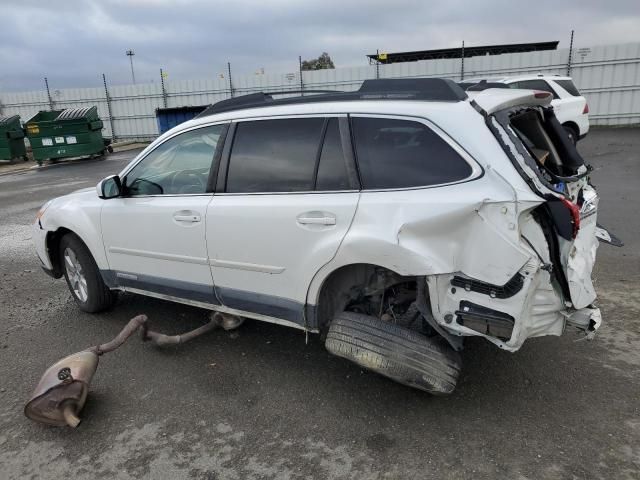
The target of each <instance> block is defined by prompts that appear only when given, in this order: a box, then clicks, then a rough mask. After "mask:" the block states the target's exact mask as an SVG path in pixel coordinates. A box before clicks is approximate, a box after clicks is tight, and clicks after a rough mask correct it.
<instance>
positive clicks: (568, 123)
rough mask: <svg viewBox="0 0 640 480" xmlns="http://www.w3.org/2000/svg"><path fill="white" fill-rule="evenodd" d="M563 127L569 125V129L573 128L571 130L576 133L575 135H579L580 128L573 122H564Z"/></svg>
mask: <svg viewBox="0 0 640 480" xmlns="http://www.w3.org/2000/svg"><path fill="white" fill-rule="evenodd" d="M562 126H563V127H569V128H570V129H571V130H573V132H574V133H575V134H576V136H578V135H580V128H578V124H577V123H575V122H571V121H569V122H564V123H563V124H562Z"/></svg>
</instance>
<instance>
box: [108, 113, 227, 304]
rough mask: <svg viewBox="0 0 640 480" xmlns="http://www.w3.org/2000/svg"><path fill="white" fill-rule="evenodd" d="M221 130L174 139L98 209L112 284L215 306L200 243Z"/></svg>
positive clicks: (140, 164)
mask: <svg viewBox="0 0 640 480" xmlns="http://www.w3.org/2000/svg"><path fill="white" fill-rule="evenodd" d="M227 127H228V126H227V125H211V126H206V127H201V128H195V129H191V130H188V131H185V132H182V133H179V134H177V135H175V136H173V137H171V138H169V139H168V140H166V141H165V142H163V143H161V144H160V145H158V146H157V147H156V148H154V149H153V150H151V151H150V152H149V153H148V154H146V155H145V156H144V158H143V159H142V160H141V161H140V162H138V163H137V164H136V165H135V166H134V167H133V168H131V169H130V170H129V171H128V172H126V173H125V174H124V176H123V180H122V182H123V188H124V195H123V196H122V197H119V198H115V199H111V200H108V201H106V202H105V204H104V207H103V210H102V216H101V224H102V237H103V241H104V247H105V253H106V255H107V259H108V262H109V267H110V272H109V273H110V275H109V277H110V279H111V281H112V283H115V284H116V285H118V286H120V287H125V288H127V289H129V290H132V291H137V290H140V291H143V292H151V293H153V294H155V295H156V296H168V297H174V298H175V299H187V300H191V301H196V302H205V303H217V302H216V299H215V293H214V290H213V279H212V277H211V269H210V268H209V263H208V255H207V245H206V240H205V232H206V229H205V223H206V209H207V205H208V203H209V202H210V201H211V198H212V196H213V195H212V193H211V192H212V180H211V175H212V173H211V172H212V166H213V164H214V157H215V154H216V152H218V156H219V153H220V148H221V144H222V143H223V142H224V135H225V132H226V129H227Z"/></svg>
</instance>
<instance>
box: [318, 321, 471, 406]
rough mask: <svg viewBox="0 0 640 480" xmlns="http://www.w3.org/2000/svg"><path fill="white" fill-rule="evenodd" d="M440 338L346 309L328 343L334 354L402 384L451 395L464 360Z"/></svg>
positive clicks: (329, 336) (326, 344)
mask: <svg viewBox="0 0 640 480" xmlns="http://www.w3.org/2000/svg"><path fill="white" fill-rule="evenodd" d="M440 340H441V339H439V338H433V337H425V336H424V335H422V334H420V333H419V332H416V331H414V330H409V329H407V328H405V327H402V326H399V325H395V324H391V323H387V322H383V321H382V320H379V319H377V318H375V317H371V316H368V315H363V314H359V313H353V312H342V313H341V314H339V315H338V316H337V317H336V318H334V320H333V321H332V322H331V325H330V326H329V331H328V333H327V338H326V341H325V346H326V348H327V350H329V352H331V353H332V354H334V355H337V356H339V357H342V358H346V359H348V360H351V361H353V362H355V363H356V364H358V365H360V366H362V367H365V368H367V369H369V370H372V371H374V372H376V373H379V374H381V375H384V376H386V377H388V378H391V379H392V380H395V381H397V382H399V383H402V384H405V385H408V386H411V387H413V388H417V389H420V390H424V391H427V392H430V393H432V394H448V393H451V392H452V391H453V390H454V388H455V385H456V383H457V379H458V375H459V373H460V367H461V360H460V356H459V354H458V353H457V352H455V351H454V350H453V349H452V348H451V347H450V346H449V345H447V344H445V343H444V342H441V341H440Z"/></svg>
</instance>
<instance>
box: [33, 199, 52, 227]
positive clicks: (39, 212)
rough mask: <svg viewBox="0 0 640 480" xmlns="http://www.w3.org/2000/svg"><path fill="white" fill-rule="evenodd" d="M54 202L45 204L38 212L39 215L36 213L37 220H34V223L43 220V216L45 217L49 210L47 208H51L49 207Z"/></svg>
mask: <svg viewBox="0 0 640 480" xmlns="http://www.w3.org/2000/svg"><path fill="white" fill-rule="evenodd" d="M52 201H53V200H49V201H48V202H47V203H45V204H44V205H42V206H41V207H40V210H38V213H36V219H35V220H34V223H35V222H37V221H38V220H40V219H41V218H42V216H43V215H44V212H45V211H46V210H47V208H49V205H51V202H52Z"/></svg>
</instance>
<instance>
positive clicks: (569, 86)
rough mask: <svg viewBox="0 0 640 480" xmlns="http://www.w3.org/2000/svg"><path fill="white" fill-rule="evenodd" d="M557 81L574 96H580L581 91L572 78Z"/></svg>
mask: <svg viewBox="0 0 640 480" xmlns="http://www.w3.org/2000/svg"><path fill="white" fill-rule="evenodd" d="M555 82H556V83H557V84H558V85H560V86H561V87H562V88H564V89H565V90H566V91H567V92H568V93H569V94H570V95H572V96H574V97H579V96H580V92H579V91H578V89H577V88H576V86H575V84H574V83H573V81H572V80H555Z"/></svg>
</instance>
